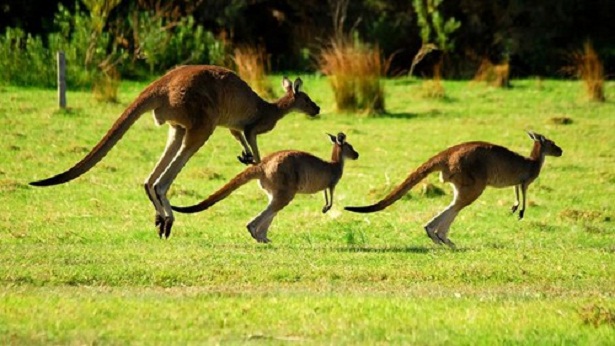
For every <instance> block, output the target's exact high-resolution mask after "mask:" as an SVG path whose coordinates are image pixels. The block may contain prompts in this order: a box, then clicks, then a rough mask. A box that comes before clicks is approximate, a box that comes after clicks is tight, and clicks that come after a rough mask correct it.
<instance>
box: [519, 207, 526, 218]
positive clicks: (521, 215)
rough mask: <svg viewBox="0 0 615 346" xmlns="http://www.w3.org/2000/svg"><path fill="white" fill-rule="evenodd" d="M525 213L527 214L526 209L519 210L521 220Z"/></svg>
mask: <svg viewBox="0 0 615 346" xmlns="http://www.w3.org/2000/svg"><path fill="white" fill-rule="evenodd" d="M524 214H525V209H521V210H519V220H521V219H523V215H524Z"/></svg>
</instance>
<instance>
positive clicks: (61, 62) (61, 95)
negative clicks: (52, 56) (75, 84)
mask: <svg viewBox="0 0 615 346" xmlns="http://www.w3.org/2000/svg"><path fill="white" fill-rule="evenodd" d="M58 103H59V105H60V108H62V109H64V108H66V59H65V58H64V52H62V51H58Z"/></svg>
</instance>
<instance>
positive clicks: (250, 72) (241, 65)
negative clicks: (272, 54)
mask: <svg viewBox="0 0 615 346" xmlns="http://www.w3.org/2000/svg"><path fill="white" fill-rule="evenodd" d="M233 62H234V63H235V68H236V71H237V73H238V74H239V76H240V77H241V78H242V79H243V80H245V81H246V82H247V83H248V84H249V85H250V86H251V87H252V89H253V90H254V91H256V93H258V94H259V95H261V96H262V97H264V98H271V97H273V89H272V87H271V83H270V82H269V80H268V79H267V71H269V68H270V64H269V55H267V52H266V51H265V48H263V47H262V46H241V47H237V48H235V51H234V55H233Z"/></svg>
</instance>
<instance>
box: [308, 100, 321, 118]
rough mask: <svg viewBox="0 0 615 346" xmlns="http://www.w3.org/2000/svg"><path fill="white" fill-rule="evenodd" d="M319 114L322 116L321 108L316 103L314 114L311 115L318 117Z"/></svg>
mask: <svg viewBox="0 0 615 346" xmlns="http://www.w3.org/2000/svg"><path fill="white" fill-rule="evenodd" d="M318 114H320V107H318V105H317V104H315V103H314V110H313V112H312V113H311V114H310V116H313V117H315V116H317V115H318Z"/></svg>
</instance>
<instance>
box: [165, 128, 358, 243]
mask: <svg viewBox="0 0 615 346" xmlns="http://www.w3.org/2000/svg"><path fill="white" fill-rule="evenodd" d="M329 136H330V138H331V141H332V142H333V144H334V145H333V153H332V154H331V161H329V162H327V161H324V160H322V159H320V158H318V157H316V156H314V155H312V154H309V153H306V152H302V151H295V150H286V151H278V152H276V153H273V154H271V155H269V156H267V157H265V158H264V159H263V161H262V162H261V163H259V164H257V165H254V166H250V167H248V168H246V169H245V170H244V171H243V172H241V173H239V174H238V175H237V176H236V177H235V178H233V179H232V180H231V181H229V182H228V183H227V184H226V185H224V186H223V187H222V188H221V189H220V190H218V191H216V192H215V193H213V194H212V195H211V196H209V197H208V198H207V199H205V200H204V201H203V202H201V203H199V204H196V205H193V206H190V207H176V206H173V207H172V208H173V210H175V211H178V212H181V213H196V212H199V211H203V210H205V209H207V208H209V207H211V206H212V205H214V204H216V203H218V202H220V201H221V200H223V199H225V198H226V197H228V196H229V195H230V194H231V193H232V192H233V191H235V190H236V189H238V188H239V187H240V186H242V185H244V184H246V183H247V182H249V181H250V180H253V179H258V180H259V182H260V186H261V188H262V189H263V190H265V192H266V193H267V195H268V197H269V205H268V206H267V208H266V209H265V210H264V211H263V212H262V213H260V214H259V215H258V216H256V217H255V218H254V219H252V221H250V223H248V225H247V228H248V231H249V232H250V234H251V235H252V237H253V238H254V239H256V240H257V241H258V242H261V243H267V242H269V239H268V238H267V230H268V229H269V226H270V225H271V222H272V221H273V218H274V217H275V216H276V215H277V213H278V212H279V211H280V210H282V209H283V208H284V207H286V206H287V205H288V204H289V203H290V201H292V200H293V198H294V197H295V195H296V194H297V193H306V194H313V193H316V192H318V191H321V190H324V191H325V206H324V207H323V208H322V212H323V213H326V212H327V211H329V209H330V208H331V206H332V205H333V191H334V190H335V185H336V184H337V183H338V181H339V180H340V179H341V178H342V172H343V170H344V160H345V159H346V158H349V159H351V160H356V159H358V158H359V153H357V152H356V151H355V150H354V148H353V147H352V145H350V143H348V142H346V136H345V135H344V134H343V133H341V132H340V133H339V134H338V135H337V137H335V136H333V135H329Z"/></svg>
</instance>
